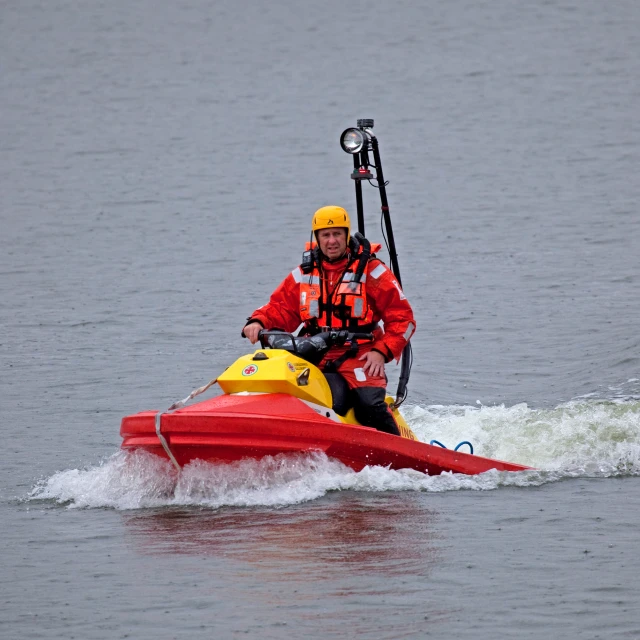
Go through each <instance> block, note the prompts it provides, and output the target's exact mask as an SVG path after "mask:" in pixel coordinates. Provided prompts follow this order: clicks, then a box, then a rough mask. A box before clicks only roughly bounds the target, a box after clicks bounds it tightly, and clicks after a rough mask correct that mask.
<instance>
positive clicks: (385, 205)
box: [340, 118, 413, 407]
mask: <svg viewBox="0 0 640 640" xmlns="http://www.w3.org/2000/svg"><path fill="white" fill-rule="evenodd" d="M372 129H373V120H372V119H370V118H363V119H361V120H358V122H357V126H356V127H352V128H349V129H345V130H344V131H343V132H342V135H341V136H340V146H341V147H342V150H343V151H346V152H347V153H349V154H351V155H352V156H353V172H352V173H351V178H352V179H353V180H354V181H355V187H356V208H357V212H358V231H359V232H360V233H361V234H362V235H364V206H363V201H362V181H363V180H367V181H368V182H369V184H371V185H372V186H374V187H377V189H378V192H379V194H380V210H381V212H382V220H383V222H384V231H383V233H385V236H386V237H385V241H386V243H387V249H388V250H389V258H390V259H391V270H392V271H393V274H394V275H395V277H396V278H397V280H398V284H399V285H400V286H401V287H402V279H401V277H400V265H399V264H398V253H397V252H396V243H395V239H394V237H393V226H392V224H391V215H390V213H389V202H388V200H387V190H386V186H387V184H388V183H387V182H385V181H384V175H383V173H382V160H381V159H380V149H379V147H378V139H377V138H376V137H375V136H374V135H373V131H372ZM370 151H371V153H372V154H373V163H371V161H370V160H369V152H370ZM372 167H373V168H374V169H375V172H376V177H375V180H376V182H377V184H375V185H374V184H373V183H372V182H371V180H372V179H373V174H372V173H371V168H372ZM412 360H413V357H412V352H411V343H407V345H406V346H405V348H404V350H403V351H402V362H401V368H400V380H399V382H398V390H397V392H396V401H395V406H396V407H399V406H400V405H401V404H402V403H403V402H404V400H405V398H406V397H407V383H408V382H409V376H410V374H411V363H412Z"/></svg>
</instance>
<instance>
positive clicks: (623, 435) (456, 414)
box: [29, 400, 640, 509]
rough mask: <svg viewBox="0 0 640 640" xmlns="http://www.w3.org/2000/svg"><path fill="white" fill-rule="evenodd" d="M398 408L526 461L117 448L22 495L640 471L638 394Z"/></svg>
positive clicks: (254, 491) (188, 493) (236, 502)
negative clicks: (344, 460)
mask: <svg viewBox="0 0 640 640" xmlns="http://www.w3.org/2000/svg"><path fill="white" fill-rule="evenodd" d="M403 413H404V416H405V418H406V419H407V421H408V423H409V424H410V426H411V427H412V429H413V430H414V431H415V433H416V435H417V436H418V437H419V438H420V439H421V440H423V441H426V442H429V441H430V440H431V439H437V440H439V441H441V442H443V443H445V444H447V445H449V446H450V447H453V446H455V444H457V443H458V442H459V441H461V440H470V441H471V442H473V444H474V449H475V453H476V454H477V455H482V456H486V457H490V458H498V459H502V460H508V461H512V462H520V463H522V464H526V465H529V466H531V467H535V469H534V470H530V471H524V472H518V473H513V472H499V471H495V470H493V471H488V472H486V473H483V474H479V475H476V476H465V475H461V474H451V473H443V474H442V475H439V476H428V475H425V474H423V473H420V472H418V471H413V470H408V469H404V470H399V471H395V470H392V469H387V468H382V467H366V468H365V469H363V470H362V471H360V472H358V473H356V472H355V471H353V470H352V469H350V468H348V467H346V466H345V465H343V464H341V463H340V462H338V461H336V460H333V459H329V458H327V457H326V456H325V455H324V454H321V453H313V454H309V455H295V456H291V455H284V454H281V455H278V456H275V457H266V458H264V459H262V460H259V461H256V460H250V459H247V460H240V461H238V462H234V463H231V464H210V463H206V462H202V461H195V462H193V463H191V464H189V465H187V466H185V467H184V469H183V470H182V471H181V473H180V474H178V473H177V472H176V471H175V469H174V468H173V467H172V466H171V464H170V463H169V462H168V461H166V460H163V459H161V458H158V457H156V456H154V455H151V454H148V453H145V452H143V451H138V452H133V453H125V452H118V453H116V454H114V455H113V456H111V457H110V458H109V459H108V460H106V461H104V462H103V463H101V464H99V465H97V466H92V467H88V468H86V469H70V470H67V471H62V472H59V473H56V474H54V475H53V476H51V477H50V478H48V479H47V480H44V481H42V482H40V483H39V484H38V485H37V486H36V487H35V488H34V489H33V490H32V492H31V493H30V495H29V500H52V501H54V502H57V503H60V504H66V505H68V506H69V507H71V508H82V507H85V508H98V507H111V508H115V509H139V508H150V507H159V506H171V505H199V506H204V507H209V508H220V507H224V506H235V507H250V506H272V507H281V506H286V505H291V504H297V503H301V502H306V501H309V500H314V499H317V498H319V497H321V496H323V495H325V494H327V493H328V492H331V491H344V490H354V491H430V492H443V491H459V490H474V491H486V490H493V489H497V488H499V487H501V486H518V487H527V486H538V485H540V484H543V483H546V482H553V481H556V480H559V479H562V478H575V477H585V476H589V477H609V476H621V475H640V403H639V402H633V403H629V402H626V403H625V402H613V401H593V400H580V401H573V402H569V403H566V404H563V405H560V406H558V407H555V408H553V409H531V408H529V407H528V406H527V405H526V404H518V405H515V406H513V407H504V406H498V407H485V406H482V405H480V406H478V407H459V406H453V407H451V406H450V407H442V406H432V407H419V406H413V407H412V406H408V407H406V408H403Z"/></svg>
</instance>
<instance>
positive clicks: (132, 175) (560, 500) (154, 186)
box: [0, 0, 640, 639]
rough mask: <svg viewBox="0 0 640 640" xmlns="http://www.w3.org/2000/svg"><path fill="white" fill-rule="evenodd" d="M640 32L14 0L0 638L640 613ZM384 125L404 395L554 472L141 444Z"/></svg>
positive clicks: (543, 632)
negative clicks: (132, 427) (480, 470)
mask: <svg viewBox="0 0 640 640" xmlns="http://www.w3.org/2000/svg"><path fill="white" fill-rule="evenodd" d="M639 34H640V5H639V4H638V3H637V2H634V1H632V0H621V1H617V2H611V3H604V2H596V1H595V0H585V1H584V2H569V1H566V0H558V1H553V0H549V1H545V2H542V1H536V2H528V3H523V2H514V1H511V0H496V1H492V2H486V3H476V2H470V1H468V0H453V1H451V2H447V3H435V2H425V3H416V2H406V1H399V2H394V3H385V2H381V1H379V0H373V1H370V2H359V1H356V2H351V3H342V2H337V1H335V0H329V1H328V2H324V3H317V4H303V3H296V2H291V1H287V0H274V1H273V2H269V3H256V2H246V1H238V2H205V1H198V0H192V1H184V2H174V3H157V2H151V1H149V0H147V1H144V0H134V1H132V2H123V1H121V0H116V1H114V2H109V3H106V2H98V1H95V2H94V1H90V0H86V1H82V2H65V1H63V0H52V1H51V2H35V1H32V0H24V1H21V2H19V3H18V2H14V3H11V2H1V3H0V150H1V155H0V327H1V335H0V358H1V360H0V366H1V369H2V376H1V378H0V403H1V414H0V415H1V421H2V434H3V437H4V443H3V447H2V451H3V462H2V465H1V469H2V471H1V475H0V479H1V481H0V497H1V503H0V509H1V511H2V516H1V518H0V531H1V533H2V537H3V539H4V542H5V544H4V545H3V549H2V551H0V560H1V562H2V564H1V566H2V572H1V574H2V575H1V576H0V635H1V636H2V637H3V638H5V637H6V638H121V637H135V638H160V639H164V638H182V637H196V638H205V637H206V638H210V637H215V638H234V637H255V638H298V637H314V638H316V637H317V638H321V637H323V638H324V637H335V638H342V637H354V638H356V637H357V638H423V637H433V638H444V637H457V638H472V637H473V638H489V637H494V636H496V635H500V636H501V637H514V638H515V637H518V638H522V637H526V638H540V637H559V636H560V635H562V636H564V637H567V638H630V637H640V615H639V614H638V612H637V609H638V602H640V579H639V578H638V575H640V560H638V550H639V545H638V535H637V531H638V527H639V526H640V516H639V515H638V514H639V513H640V509H639V507H640V497H639V491H640V484H639V481H638V476H639V475H640V371H639V369H640V367H639V365H640V356H639V355H638V352H639V349H640V337H639V335H638V318H640V266H639V261H638V253H639V249H640V214H639V212H638V203H639V202H640V180H639V179H638V166H639V161H640V129H639V127H638V120H637V113H638V111H639V108H640V85H639V84H638V78H639V77H640V35H639ZM361 117H372V118H375V123H376V124H375V132H376V134H377V135H378V137H379V140H380V145H381V150H382V157H383V162H384V169H385V176H386V178H387V179H388V180H389V186H388V194H389V200H390V206H391V212H392V216H393V219H394V225H395V227H394V230H395V237H396V242H397V245H398V251H399V259H400V265H401V268H402V276H403V282H404V289H405V291H406V293H407V296H408V297H409V299H410V301H411V302H412V304H413V307H414V310H415V313H416V318H417V322H418V332H417V333H416V336H415V338H414V341H413V344H414V354H415V362H414V366H413V371H412V377H411V382H410V397H409V400H408V401H407V403H406V405H405V406H404V407H403V411H404V413H405V417H406V418H407V420H408V421H409V423H410V425H411V426H412V428H413V429H414V431H415V432H416V433H417V434H418V436H419V437H420V439H422V440H425V441H429V440H430V439H431V438H437V439H439V440H441V441H444V442H446V443H448V444H454V443H455V442H458V441H460V440H464V439H470V440H472V441H473V442H474V445H475V446H476V449H477V451H478V452H479V453H481V454H482V455H488V456H491V457H498V458H502V459H507V460H512V461H515V462H521V463H524V464H528V465H530V466H532V467H535V468H536V471H531V472H525V473H520V474H502V475H501V474H496V473H489V474H483V475H482V476H479V477H475V478H459V477H451V476H442V477H438V478H428V477H424V476H421V475H420V474H415V473H406V472H394V471H390V470H386V469H366V470H364V471H363V472H361V473H358V474H356V473H353V472H351V471H349V470H348V469H346V468H344V467H342V465H340V464H338V463H336V462H335V461H332V460H328V459H326V458H322V457H312V458H310V459H300V460H281V461H271V462H270V461H266V462H264V463H253V462H252V463H249V462H247V463H246V464H243V465H239V466H235V467H229V468H215V467H211V466H207V465H201V466H198V465H196V466H194V468H191V469H189V470H187V471H186V472H185V473H184V474H183V476H182V477H181V478H180V479H179V480H177V481H176V479H175V478H172V477H171V474H170V473H168V470H167V468H166V466H164V464H163V463H160V462H158V461H156V460H153V459H149V458H147V457H145V456H139V457H136V456H133V457H129V458H127V457H126V456H124V455H122V454H120V453H119V452H118V447H119V443H120V438H119V433H118V430H119V422H120V419H121V417H122V416H123V415H126V414H129V413H133V412H135V411H138V410H141V409H147V408H165V407H166V406H168V404H170V403H171V402H172V401H173V400H175V399H177V398H182V397H184V396H185V395H186V394H187V393H188V392H189V391H191V389H193V388H194V387H196V386H199V385H200V384H202V383H203V382H205V381H207V380H209V379H210V378H212V377H214V376H215V375H216V374H217V373H219V372H220V371H222V370H223V369H224V367H226V366H227V365H228V364H229V363H230V362H231V361H232V360H233V359H234V358H236V357H237V356H238V355H240V354H242V353H243V352H244V351H245V350H246V349H247V344H246V343H245V342H244V341H243V340H242V339H241V338H240V337H239V330H240V327H241V325H242V323H243V321H244V318H245V317H246V316H247V315H248V314H249V313H250V312H251V311H252V310H253V309H254V308H255V307H256V306H258V305H259V304H262V303H263V301H264V300H265V299H266V298H267V296H268V295H269V293H270V292H271V290H272V289H273V288H274V287H275V285H276V284H277V283H278V282H279V281H280V280H281V279H282V278H283V277H284V276H285V275H286V273H287V272H288V271H289V270H290V269H291V268H292V267H293V266H295V265H296V264H297V263H298V262H299V259H300V253H301V250H302V246H303V244H304V242H305V240H307V239H308V234H309V224H310V218H311V215H312V213H313V211H314V210H315V209H316V208H318V207H319V206H322V205H324V204H331V203H333V204H342V205H344V206H346V207H347V208H348V209H350V210H351V211H353V210H354V196H353V184H352V181H351V180H350V179H349V172H350V169H351V164H350V163H351V160H350V158H349V157H348V156H346V155H345V154H344V153H343V152H342V151H341V150H340V148H339V145H338V137H339V134H340V132H341V131H342V130H343V129H344V128H346V127H348V126H353V125H355V121H356V119H357V118H361ZM376 198H377V194H376V193H375V191H374V189H371V188H369V187H368V186H366V185H365V204H366V207H367V228H368V235H369V237H370V238H371V239H372V240H374V241H380V239H381V238H380V233H379V209H378V202H377V200H376ZM381 257H382V258H383V259H386V255H382V256H381ZM391 378H392V379H393V380H395V379H397V370H395V369H394V368H392V369H391ZM392 386H394V385H392Z"/></svg>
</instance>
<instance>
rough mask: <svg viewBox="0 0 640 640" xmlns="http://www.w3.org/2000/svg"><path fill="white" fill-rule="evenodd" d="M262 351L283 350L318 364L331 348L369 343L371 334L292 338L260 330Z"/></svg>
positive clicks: (328, 333)
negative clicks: (363, 342) (362, 342)
mask: <svg viewBox="0 0 640 640" xmlns="http://www.w3.org/2000/svg"><path fill="white" fill-rule="evenodd" d="M258 338H259V339H260V344H261V345H262V348H263V349H269V348H270V349H284V350H285V351H289V352H291V353H295V354H296V355H298V356H300V357H301V358H304V359H305V360H308V361H309V362H311V363H312V364H319V363H320V361H321V360H322V358H323V357H324V356H325V354H326V353H327V351H329V349H330V348H331V347H340V346H342V345H344V344H347V343H350V344H354V343H355V344H356V345H357V343H358V341H359V340H361V341H367V342H371V341H372V340H373V334H371V333H352V332H350V331H347V330H339V331H338V330H336V331H322V332H321V333H316V334H315V335H313V336H294V335H293V334H292V333H287V332H286V331H267V330H266V329H262V330H261V331H260V333H259V334H258Z"/></svg>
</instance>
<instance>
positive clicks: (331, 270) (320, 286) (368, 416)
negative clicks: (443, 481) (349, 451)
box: [242, 206, 415, 435]
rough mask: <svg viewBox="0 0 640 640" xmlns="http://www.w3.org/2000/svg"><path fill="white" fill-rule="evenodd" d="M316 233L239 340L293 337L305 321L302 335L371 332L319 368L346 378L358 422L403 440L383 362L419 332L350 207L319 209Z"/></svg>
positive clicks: (335, 352)
mask: <svg viewBox="0 0 640 640" xmlns="http://www.w3.org/2000/svg"><path fill="white" fill-rule="evenodd" d="M311 228H312V232H313V234H314V236H315V242H312V243H309V245H308V247H307V251H305V254H304V257H303V263H302V264H301V265H300V266H299V267H296V269H294V270H293V271H292V272H291V273H290V274H289V275H288V276H287V277H286V278H285V279H284V280H283V282H282V283H281V284H280V285H279V286H278V288H277V289H276V290H275V291H274V292H273V294H272V295H271V298H270V300H269V302H268V303H267V304H265V305H263V306H262V307H260V308H259V309H256V310H255V311H254V312H253V313H252V314H251V316H250V317H249V318H248V321H247V323H246V325H245V326H244V328H243V330H242V335H243V336H244V337H246V338H248V339H249V340H250V341H251V343H252V344H254V343H255V342H257V340H258V334H259V332H260V331H261V330H262V329H279V330H282V331H286V332H293V331H295V330H296V329H297V328H298V327H299V326H300V324H303V328H302V330H301V332H300V333H301V334H302V335H315V334H317V333H319V332H321V331H326V330H327V329H347V330H349V331H351V332H358V333H372V334H373V341H372V342H369V343H360V344H358V345H355V344H354V345H352V346H342V347H333V348H332V349H331V350H330V351H329V352H328V353H327V355H326V356H325V358H324V359H323V361H322V362H321V363H320V368H321V369H322V370H323V371H325V372H326V373H337V374H339V375H340V376H341V377H342V378H343V379H344V380H345V381H346V383H347V385H348V388H349V389H350V396H351V401H352V402H353V407H354V412H355V415H356V418H357V419H358V421H359V422H360V423H362V424H364V425H367V426H370V427H374V428H375V429H378V430H379V431H385V432H387V433H391V434H395V435H400V431H399V429H398V425H397V424H396V421H395V420H394V418H393V415H392V414H391V411H389V408H388V406H387V404H386V403H385V388H386V383H387V378H386V375H385V371H384V365H385V363H386V362H390V361H391V360H393V359H394V358H395V359H396V360H397V359H399V358H400V356H401V354H402V350H403V349H404V347H405V346H406V345H407V343H408V342H409V340H410V339H411V336H412V335H413V333H414V331H415V320H414V318H413V311H412V309H411V306H410V305H409V302H408V301H407V299H406V297H405V295H404V293H403V292H402V289H401V288H400V285H399V283H398V280H397V278H396V277H395V276H394V275H393V273H392V272H391V271H390V270H389V269H388V268H387V266H386V265H385V264H384V263H383V262H382V261H381V260H379V259H378V258H376V256H375V253H376V252H377V251H379V250H380V245H371V244H370V243H369V241H368V240H366V238H364V237H363V236H361V235H360V234H356V235H355V237H352V236H351V223H350V220H349V214H348V213H347V211H346V210H345V209H343V208H342V207H338V206H328V207H322V208H321V209H318V211H316V213H315V214H314V216H313V220H312V225H311ZM380 320H381V321H382V322H383V323H384V330H383V329H382V327H380V326H379V324H378V323H379V321H380Z"/></svg>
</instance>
